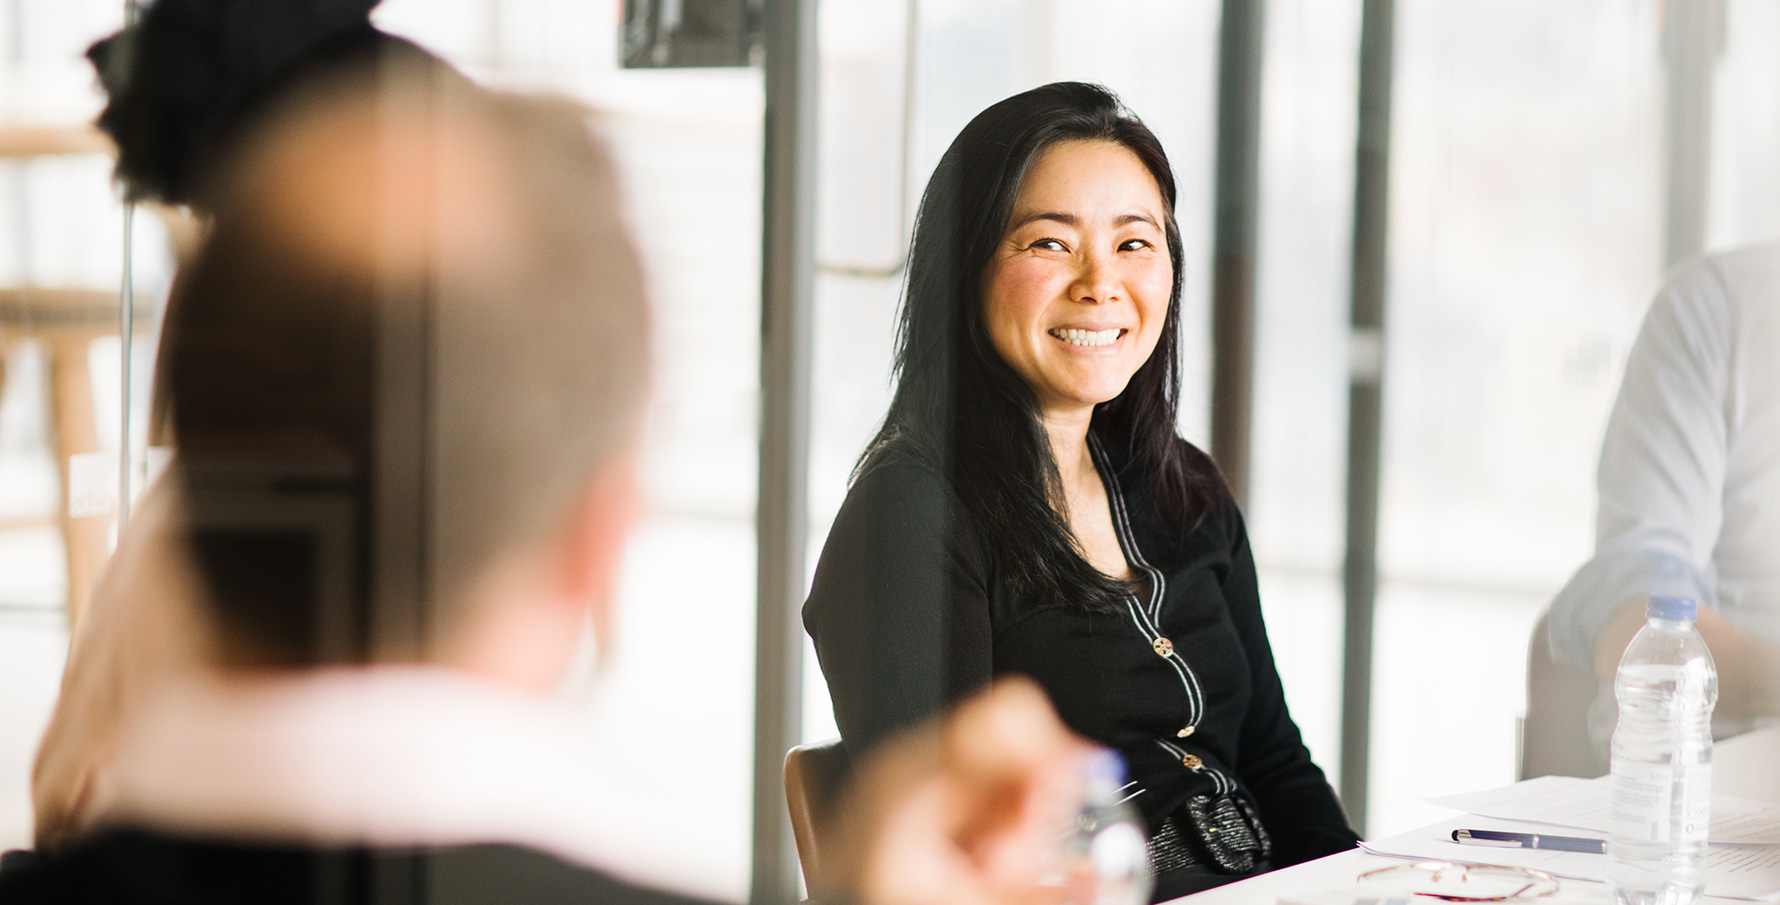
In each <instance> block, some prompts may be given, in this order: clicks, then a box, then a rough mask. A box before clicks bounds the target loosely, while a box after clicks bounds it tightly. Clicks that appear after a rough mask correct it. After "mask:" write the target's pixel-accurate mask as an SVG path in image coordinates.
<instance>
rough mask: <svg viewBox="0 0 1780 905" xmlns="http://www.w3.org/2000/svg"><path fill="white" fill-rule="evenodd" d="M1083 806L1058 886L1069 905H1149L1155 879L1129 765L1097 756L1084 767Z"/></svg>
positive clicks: (1106, 754) (1067, 842) (1066, 843)
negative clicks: (1128, 780) (1129, 789)
mask: <svg viewBox="0 0 1780 905" xmlns="http://www.w3.org/2000/svg"><path fill="white" fill-rule="evenodd" d="M1082 786H1083V790H1082V791H1083V794H1082V803H1081V809H1080V810H1079V811H1078V812H1077V813H1076V814H1075V817H1074V820H1073V822H1072V824H1071V826H1070V827H1069V828H1068V830H1067V832H1066V833H1065V834H1064V837H1063V846H1062V856H1063V860H1062V864H1061V865H1059V867H1060V868H1061V869H1060V871H1059V876H1058V877H1057V880H1058V885H1062V886H1064V887H1065V888H1066V890H1067V892H1068V895H1067V896H1066V897H1065V898H1066V899H1067V900H1068V902H1069V903H1070V905H1146V903H1148V902H1149V900H1150V888H1151V886H1152V885H1153V884H1154V882H1155V878H1154V877H1152V876H1151V875H1150V860H1149V844H1148V842H1147V836H1146V834H1145V832H1144V828H1143V826H1144V824H1143V819H1142V818H1141V817H1139V816H1138V813H1137V809H1136V808H1134V807H1132V806H1131V803H1130V802H1129V801H1127V800H1126V795H1125V762H1124V761H1123V760H1121V759H1120V758H1119V755H1118V754H1116V753H1114V752H1112V751H1105V750H1102V751H1096V752H1095V753H1094V754H1092V755H1090V756H1089V757H1088V758H1087V759H1086V760H1084V761H1083V763H1082Z"/></svg>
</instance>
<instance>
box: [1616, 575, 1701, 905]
mask: <svg viewBox="0 0 1780 905" xmlns="http://www.w3.org/2000/svg"><path fill="white" fill-rule="evenodd" d="M1645 617H1646V619H1647V620H1648V621H1647V622H1646V623H1645V625H1644V628H1643V629H1641V630H1639V632H1638V635H1637V637H1635V638H1633V639H1632V643H1631V645H1630V646H1628V647H1627V648H1626V651H1625V656H1623V657H1621V658H1620V661H1619V674H1618V676H1617V677H1616V678H1615V679H1614V681H1613V691H1614V695H1615V696H1616V697H1617V698H1618V699H1619V726H1618V728H1616V729H1615V730H1614V732H1613V748H1612V756H1611V764H1612V773H1613V776H1612V779H1611V780H1610V781H1611V783H1612V786H1611V788H1612V792H1611V799H1612V818H1613V834H1612V837H1611V839H1609V840H1608V843H1607V853H1608V857H1609V859H1610V860H1609V864H1608V867H1607V882H1608V884H1609V886H1610V887H1611V888H1612V891H1613V901H1614V902H1615V903H1618V905H1688V903H1692V902H1695V901H1697V900H1698V899H1699V897H1700V893H1701V891H1702V890H1703V889H1704V888H1705V885H1706V825H1707V821H1708V819H1709V818H1710V816H1711V806H1712V705H1713V704H1715V703H1717V701H1718V671H1717V670H1716V669H1714V668H1713V665H1712V653H1711V652H1710V651H1708V650H1707V649H1706V642H1704V641H1702V640H1701V639H1700V633H1699V632H1697V631H1695V630H1694V602H1693V601H1692V600H1688V599H1687V598H1685V597H1670V596H1666V595H1660V594H1658V595H1652V596H1651V598H1650V603H1649V605H1648V606H1647V607H1646V609H1645Z"/></svg>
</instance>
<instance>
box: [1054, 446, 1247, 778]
mask: <svg viewBox="0 0 1780 905" xmlns="http://www.w3.org/2000/svg"><path fill="white" fill-rule="evenodd" d="M1088 452H1089V453H1090V454H1091V455H1092V456H1093V457H1094V465H1095V467H1096V468H1097V469H1098V470H1099V472H1100V478H1101V481H1102V482H1103V483H1105V484H1106V485H1107V495H1106V496H1107V502H1108V503H1109V504H1110V508H1111V510H1112V516H1113V529H1114V533H1115V534H1116V535H1117V536H1118V539H1119V548H1120V549H1121V550H1122V551H1123V552H1124V554H1125V558H1126V559H1127V560H1129V561H1130V562H1131V564H1132V565H1135V566H1137V567H1138V568H1139V569H1142V570H1143V571H1144V573H1145V574H1146V575H1148V576H1149V578H1150V604H1149V608H1148V611H1147V612H1145V611H1144V610H1143V608H1141V607H1138V606H1134V605H1133V604H1135V603H1137V602H1138V601H1137V597H1136V595H1132V596H1131V597H1130V598H1128V599H1127V600H1126V601H1125V609H1126V611H1127V612H1129V613H1130V614H1131V619H1132V621H1133V622H1135V623H1136V624H1137V630H1138V631H1139V632H1141V633H1142V634H1143V636H1144V638H1145V639H1146V640H1148V641H1149V642H1150V644H1151V645H1154V644H1155V643H1156V641H1157V640H1158V639H1160V638H1162V637H1164V636H1163V634H1162V629H1161V625H1160V623H1161V620H1162V595H1163V590H1164V579H1163V577H1162V570H1160V569H1158V568H1156V567H1155V566H1152V565H1150V564H1149V561H1148V560H1145V559H1144V558H1143V551H1142V550H1140V549H1138V546H1137V537H1136V534H1135V533H1134V532H1133V531H1132V530H1131V517H1130V514H1129V513H1127V512H1126V511H1125V492H1124V490H1122V489H1121V488H1120V487H1119V477H1118V475H1116V474H1114V473H1113V469H1112V461H1111V460H1110V459H1108V458H1107V455H1106V450H1104V449H1102V448H1101V446H1100V441H1098V440H1096V439H1095V438H1094V435H1093V434H1089V435H1088ZM1167 660H1168V663H1169V665H1171V666H1173V667H1174V671H1175V672H1176V673H1177V674H1178V675H1179V676H1180V679H1181V684H1182V685H1183V686H1184V687H1185V688H1186V691H1187V726H1188V728H1192V729H1197V728H1199V721H1200V720H1202V719H1204V718H1205V691H1204V689H1203V688H1202V687H1201V686H1200V685H1199V677H1198V675H1196V674H1195V673H1194V672H1193V668H1192V667H1191V666H1189V665H1188V664H1187V661H1186V658H1184V657H1182V656H1181V654H1180V651H1177V650H1170V651H1169V653H1168V657H1167ZM1156 744H1158V745H1161V746H1162V748H1163V750H1165V751H1167V752H1169V753H1170V754H1172V755H1174V757H1175V759H1177V760H1182V761H1183V763H1182V766H1183V767H1185V766H1186V764H1185V763H1184V760H1185V758H1186V757H1187V754H1188V752H1187V751H1186V750H1185V749H1183V748H1181V747H1179V746H1178V745H1175V744H1174V743H1172V742H1169V741H1167V740H1165V739H1157V740H1156ZM1201 763H1202V764H1203V768H1204V772H1206V773H1208V774H1210V775H1211V778H1212V785H1213V786H1214V789H1215V791H1216V792H1218V793H1219V794H1228V793H1231V792H1234V791H1236V783H1235V781H1234V780H1232V779H1231V778H1230V777H1228V776H1225V775H1224V773H1223V771H1222V770H1219V769H1218V768H1216V767H1213V766H1211V765H1210V764H1204V763H1203V761H1201ZM1189 769H1190V768H1189Z"/></svg>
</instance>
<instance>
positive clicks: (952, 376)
mask: <svg viewBox="0 0 1780 905" xmlns="http://www.w3.org/2000/svg"><path fill="white" fill-rule="evenodd" d="M1063 141H1108V142H1113V143H1116V144H1119V145H1121V146H1123V147H1125V148H1127V149H1129V150H1130V151H1131V152H1132V153H1133V154H1136V155H1137V157H1138V159H1139V160H1140V161H1142V162H1143V165H1144V167H1145V168H1146V169H1148V170H1149V172H1150V175H1151V176H1153V177H1154V178H1155V180H1156V187H1157V189H1158V190H1159V191H1160V192H1161V195H1162V200H1163V201H1164V203H1165V209H1164V216H1165V220H1166V224H1165V230H1166V234H1167V242H1168V256H1169V259H1170V260H1171V261H1172V262H1173V264H1174V283H1173V287H1172V289H1171V290H1170V292H1169V296H1168V313H1167V315H1166V317H1165V318H1164V319H1163V322H1162V335H1161V338H1160V339H1159V340H1158V341H1157V343H1156V350H1155V352H1154V353H1152V354H1151V355H1150V359H1149V361H1147V362H1145V363H1144V365H1143V366H1142V367H1140V368H1138V370H1137V373H1136V374H1134V375H1133V376H1132V378H1131V381H1130V383H1129V384H1127V385H1126V387H1125V391H1124V392H1123V393H1120V394H1119V396H1118V397H1117V398H1114V399H1112V400H1111V401H1108V402H1105V403H1102V404H1100V405H1099V406H1097V407H1096V408H1095V410H1094V416H1093V421H1092V423H1091V425H1090V427H1089V430H1090V432H1091V433H1092V434H1093V435H1094V436H1095V437H1096V438H1098V439H1099V440H1100V441H1101V442H1102V443H1104V444H1105V445H1106V446H1108V447H1109V448H1111V449H1116V450H1121V451H1123V452H1124V454H1125V455H1127V456H1129V458H1130V461H1131V462H1133V463H1137V464H1140V465H1141V469H1142V472H1143V473H1144V474H1145V475H1147V480H1148V484H1149V486H1148V490H1149V492H1150V494H1151V495H1152V497H1153V498H1154V499H1155V501H1156V505H1157V508H1158V510H1159V511H1160V513H1161V515H1162V518H1163V519H1164V520H1165V521H1166V522H1167V523H1168V524H1169V525H1170V526H1171V527H1172V528H1173V529H1175V530H1177V531H1185V530H1189V529H1190V528H1192V527H1193V526H1194V525H1196V524H1197V522H1198V521H1199V520H1200V519H1202V518H1203V517H1204V516H1205V515H1206V514H1207V513H1208V512H1209V511H1211V510H1212V508H1213V507H1216V506H1220V505H1227V504H1228V500H1229V496H1228V493H1227V492H1226V491H1225V490H1224V489H1223V478H1222V476H1221V475H1220V474H1219V473H1218V470H1217V467H1216V466H1215V465H1214V464H1213V463H1212V461H1211V459H1210V458H1209V457H1207V456H1206V455H1205V454H1204V453H1202V452H1200V451H1199V450H1197V449H1195V448H1193V447H1192V446H1190V445H1189V444H1187V443H1186V442H1185V441H1183V440H1180V439H1179V438H1178V437H1177V435H1176V432H1175V407H1176V402H1177V400H1178V399H1179V397H1180V382H1181V376H1180V355H1179V334H1180V293H1181V239H1180V229H1179V228H1178V227H1177V226H1176V224H1175V221H1174V202H1175V185H1174V174H1173V171H1172V170H1170V169H1169V166H1168V157H1167V155H1166V154H1165V153H1163V151H1162V144H1161V142H1159V141H1157V140H1156V136H1155V134H1154V133H1152V132H1150V130H1149V128H1148V127H1146V126H1145V125H1144V124H1143V122H1142V121H1140V120H1139V119H1138V118H1137V117H1136V116H1135V115H1133V114H1132V113H1131V112H1130V111H1129V110H1127V109H1125V107H1124V106H1123V105H1122V104H1121V103H1120V102H1119V99H1118V98H1117V97H1116V96H1114V95H1113V93H1112V92H1110V91H1108V90H1106V89H1105V88H1102V87H1100V86H1098V85H1088V84H1083V83H1081V82H1057V83H1054V84H1050V85H1045V86H1044V87H1041V88H1034V89H1032V90H1031V91H1027V92H1024V93H1022V94H1017V95H1014V96H1013V97H1010V98H1008V99H1006V100H1004V101H1001V102H1000V103H997V104H995V105H994V106H992V107H990V108H989V109H987V110H984V111H983V112H982V113H980V114H978V115H977V116H976V118H975V119H973V120H971V121H970V124H969V125H967V126H965V127H964V131H962V132H960V133H959V134H958V137H957V138H956V139H955V140H953V142H952V145H951V147H950V148H947V149H946V153H945V155H944V156H942V157H941V158H940V161H939V165H938V167H936V168H935V169H934V172H933V178H932V179H931V180H930V181H929V182H928V183H927V191H926V193H925V194H924V195H923V196H922V198H921V208H920V213H919V214H918V215H917V217H916V220H915V234H914V239H913V243H912V245H911V247H910V250H909V265H908V272H907V276H906V281H905V285H904V292H903V303H902V313H901V322H900V324H899V327H898V336H897V351H896V364H895V367H896V376H897V384H896V393H895V396H894V397H893V398H892V400H891V402H890V411H889V413H888V414H887V415H885V417H884V425H883V427H882V428H881V429H880V430H879V432H878V435H877V437H876V439H874V440H873V441H872V443H871V445H870V446H869V447H868V448H867V449H866V452H865V455H864V456H863V457H861V459H860V465H859V471H858V473H860V474H863V473H865V472H866V471H868V470H869V469H870V468H871V467H872V465H873V464H874V463H875V462H876V461H878V460H879V459H880V458H881V457H883V456H884V455H886V454H888V453H890V452H891V451H893V450H896V451H902V452H904V453H911V454H913V455H915V456H917V457H918V458H920V459H923V460H925V461H927V462H929V463H930V464H932V465H934V466H935V467H936V468H938V469H940V470H941V472H942V473H943V474H944V475H945V476H946V477H947V479H948V480H949V481H950V483H951V485H952V488H953V491H954V492H955V493H956V494H957V495H958V497H959V499H960V500H961V502H962V504H963V506H964V509H965V512H964V513H963V514H964V515H965V516H966V518H967V519H969V521H970V522H971V523H972V526H973V528H974V530H976V531H978V532H980V533H981V535H982V536H984V538H985V539H986V540H987V541H988V546H989V549H990V551H991V553H992V555H993V556H994V557H995V564H996V567H997V568H998V570H999V571H1000V572H1001V573H1002V575H1003V577H1005V578H1006V579H1008V580H1009V581H1010V582H1011V584H1012V586H1013V590H1014V592H1015V594H1016V595H1017V598H1018V599H1021V600H1027V601H1034V602H1038V603H1041V604H1069V605H1078V606H1083V607H1086V608H1088V609H1092V610H1102V611H1105V610H1111V609H1113V608H1116V607H1119V606H1122V602H1123V600H1124V599H1125V598H1126V596H1127V595H1129V594H1130V592H1131V589H1130V587H1129V586H1128V585H1127V584H1126V583H1125V582H1122V581H1119V580H1116V579H1114V578H1112V577H1110V576H1107V575H1105V574H1104V573H1102V572H1100V571H1099V570H1097V569H1095V568H1094V567H1093V566H1091V565H1089V564H1088V561H1087V560H1086V559H1085V558H1084V557H1083V555H1082V552H1081V549H1080V547H1079V545H1078V544H1077V543H1076V541H1075V537H1074V535H1073V534H1072V533H1071V532H1070V530H1069V524H1068V521H1067V520H1066V518H1065V517H1064V516H1063V515H1062V514H1061V513H1060V511H1059V510H1060V509H1061V508H1062V507H1061V500H1062V483H1061V478H1060V476H1059V475H1058V472H1057V466H1056V462H1055V460H1054V459H1053V457H1052V454H1051V449H1050V442H1049V440H1048V438H1047V436H1046V434H1045V431H1044V429H1043V427H1042V425H1041V424H1040V422H1039V410H1038V402H1037V397H1036V396H1035V395H1034V394H1033V392H1032V389H1031V388H1030V387H1028V386H1027V385H1026V382H1025V381H1024V380H1023V379H1021V378H1020V376H1019V375H1018V374H1016V373H1015V372H1014V371H1013V369H1012V368H1010V367H1009V366H1008V365H1007V363H1006V362H1005V361H1003V360H1002V358H1001V356H1000V355H999V354H998V353H997V352H996V351H995V349H994V347H993V346H992V345H991V344H990V340H989V335H988V331H987V329H986V328H985V325H984V318H983V305H982V290H983V280H984V275H985V273H986V271H987V269H988V266H989V263H990V260H991V258H992V256H993V255H994V253H995V249H996V248H997V246H998V245H999V244H1000V242H1001V240H1002V237H1003V236H1004V235H1005V233H1006V230H1007V224H1008V220H1009V218H1010V217H1011V216H1012V214H1013V208H1014V202H1015V200H1016V198H1017V196H1018V195H1019V192H1020V185H1021V182H1022V181H1023V180H1024V178H1025V175H1026V172H1027V170H1028V169H1029V168H1030V167H1031V165H1032V162H1033V161H1034V160H1036V159H1037V158H1038V156H1039V154H1040V153H1041V152H1043V151H1044V150H1045V149H1047V148H1049V147H1050V146H1052V145H1054V144H1056V143H1058V142H1063ZM1151 555H1161V556H1165V555H1166V551H1154V552H1152V553H1151Z"/></svg>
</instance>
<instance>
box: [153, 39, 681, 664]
mask: <svg viewBox="0 0 1780 905" xmlns="http://www.w3.org/2000/svg"><path fill="white" fill-rule="evenodd" d="M246 147H247V148H248V150H247V151H246V152H245V153H243V154H241V155H240V156H239V160H240V162H239V163H238V164H236V165H235V166H233V167H232V168H231V170H230V172H228V173H227V174H225V175H224V177H223V179H222V182H221V185H222V190H221V191H220V192H219V193H218V197H220V198H222V199H224V200H223V202H222V203H221V204H219V205H218V208H217V217H216V223H215V226H214V228H213V231H212V233H211V236H210V239H209V242H208V243H207V245H206V246H205V248H204V249H203V250H202V252H201V253H200V255H199V256H198V258H197V260H196V261H195V262H193V264H192V265H191V267H190V269H189V271H188V272H187V273H186V274H185V275H184V276H183V279H182V281H181V289H180V293H179V296H178V298H177V299H176V300H175V302H174V304H173V305H172V306H170V314H169V319H168V323H167V327H166V340H165V343H164V347H163V352H162V359H161V367H162V368H163V370H164V372H165V373H164V377H165V379H166V380H167V383H168V387H169V389H170V395H171V400H172V407H173V424H174V434H175V441H176V443H177V444H178V451H179V455H178V457H177V460H176V461H177V464H176V470H175V474H176V476H177V478H178V480H179V481H180V486H181V488H182V490H183V492H184V494H185V496H186V499H187V506H186V508H187V510H188V513H189V522H190V532H189V535H190V537H191V539H192V550H193V551H194V555H195V560H196V562H197V565H198V568H199V570H200V573H201V574H202V575H203V577H204V578H205V580H206V581H207V583H208V584H209V586H210V588H211V590H212V595H211V596H212V598H213V607H214V613H215V615H216V617H217V621H218V623H219V628H220V629H221V635H222V637H223V639H224V640H223V647H224V650H222V651H221V652H220V653H221V655H222V657H223V659H224V660H225V661H226V662H231V663H233V664H236V665H242V666H259V667H279V666H299V665H307V664H317V663H350V662H365V661H374V660H419V659H427V660H443V661H447V662H455V663H458V664H460V665H468V666H473V667H475V668H479V669H485V670H493V671H496V672H501V671H506V672H508V673H514V674H513V675H510V676H509V677H510V678H520V679H524V680H527V681H534V682H537V681H545V680H547V679H548V678H549V676H550V675H553V674H554V670H556V669H557V668H559V666H560V662H559V661H560V660H561V659H563V658H566V655H567V653H566V651H567V648H568V647H569V646H571V645H572V641H573V638H574V636H575V635H576V633H575V632H573V631H572V630H570V631H567V632H564V631H561V630H560V629H561V626H557V629H558V630H557V631H556V632H555V634H556V635H557V636H558V637H559V638H560V637H561V636H563V635H565V634H566V635H567V636H568V640H566V641H563V642H561V646H562V647H563V650H550V651H542V652H541V651H539V650H537V649H536V645H534V644H532V641H531V640H530V639H532V636H533V635H535V634H548V633H541V632H536V631H532V630H531V629H537V628H540V627H541V626H540V625H536V624H533V623H537V622H539V620H542V621H544V622H549V621H551V620H558V621H560V622H562V625H572V624H574V620H576V619H585V617H586V615H587V613H588V612H589V611H592V612H594V613H595V615H597V614H598V613H599V612H601V611H602V610H603V606H604V594H605V592H606V591H607V589H608V586H609V584H610V578H611V575H612V571H613V567H614V562H615V557H616V555H617V551H618V545H619V539H620V537H621V535H622V530H623V525H624V523H625V521H626V519H627V518H628V509H629V505H630V500H631V490H630V488H631V483H630V472H631V467H630V459H631V455H630V452H631V448H632V446H633V444H634V439H635V435H636V432H637V426H638V421H639V416H640V413H641V408H642V402H643V397H644V394H645V387H646V383H647V369H648V352H647V350H648V346H649V329H648V311H647V306H646V303H645V298H644V291H643V285H642V276H641V272H640V268H639V264H638V261H637V258H636V254H635V251H634V249H633V247H632V245H631V242H630V240H629V237H628V236H627V235H626V232H625V230H624V227H623V225H622V222H621V217H620V210H619V203H618V193H617V187H616V181H615V178H614V175H613V173H612V167H611V163H610V160H609V159H608V157H607V156H606V154H605V153H604V151H603V150H602V149H601V148H600V147H599V146H598V144H597V143H596V142H594V141H593V140H592V139H591V138H590V137H589V135H588V133H587V132H586V128H585V123H584V121H583V119H582V118H581V117H580V116H578V115H576V114H575V113H573V112H571V111H570V109H569V108H568V107H567V106H566V105H564V104H552V103H548V102H543V101H538V100H524V99H518V98H512V97H503V96H497V95H493V94H490V93H488V92H485V91H482V90H480V89H477V88H475V87H473V86H471V85H469V84H468V83H466V82H464V81H463V80H462V79H461V77H458V76H456V75H455V74H454V73H452V72H450V71H449V70H447V69H445V68H443V67H440V66H437V65H435V64H430V63H413V62H408V63H404V64H402V65H389V64H387V63H386V64H385V65H383V66H381V67H375V68H366V69H363V70H359V71H356V72H353V73H349V74H346V75H343V76H341V77H340V78H337V79H334V80H332V81H330V82H328V83H327V84H324V85H321V86H319V87H317V88H316V89H314V90H311V91H307V92H305V93H304V94H303V96H302V97H300V98H297V99H296V100H295V101H293V102H292V103H291V104H289V105H288V106H287V107H286V109H285V111H284V112H283V115H281V116H277V117H274V118H273V119H272V120H271V125H269V126H268V127H266V128H264V129H262V130H261V131H260V133H259V134H258V135H257V136H256V137H255V138H253V139H250V141H249V142H248V144H247V145H246ZM518 601H529V603H520V602H518ZM528 606H529V607H532V610H527V609H526V607H528ZM516 620H517V621H518V622H520V623H524V624H526V625H529V626H530V627H531V628H530V629H522V628H519V627H517V626H516V625H515V624H514V623H515V621H516ZM503 639H505V640H503ZM508 642H511V643H508ZM559 655H560V656H559ZM527 670H530V671H531V672H532V673H535V675H523V674H524V673H526V671H527ZM515 671H517V672H515Z"/></svg>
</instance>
